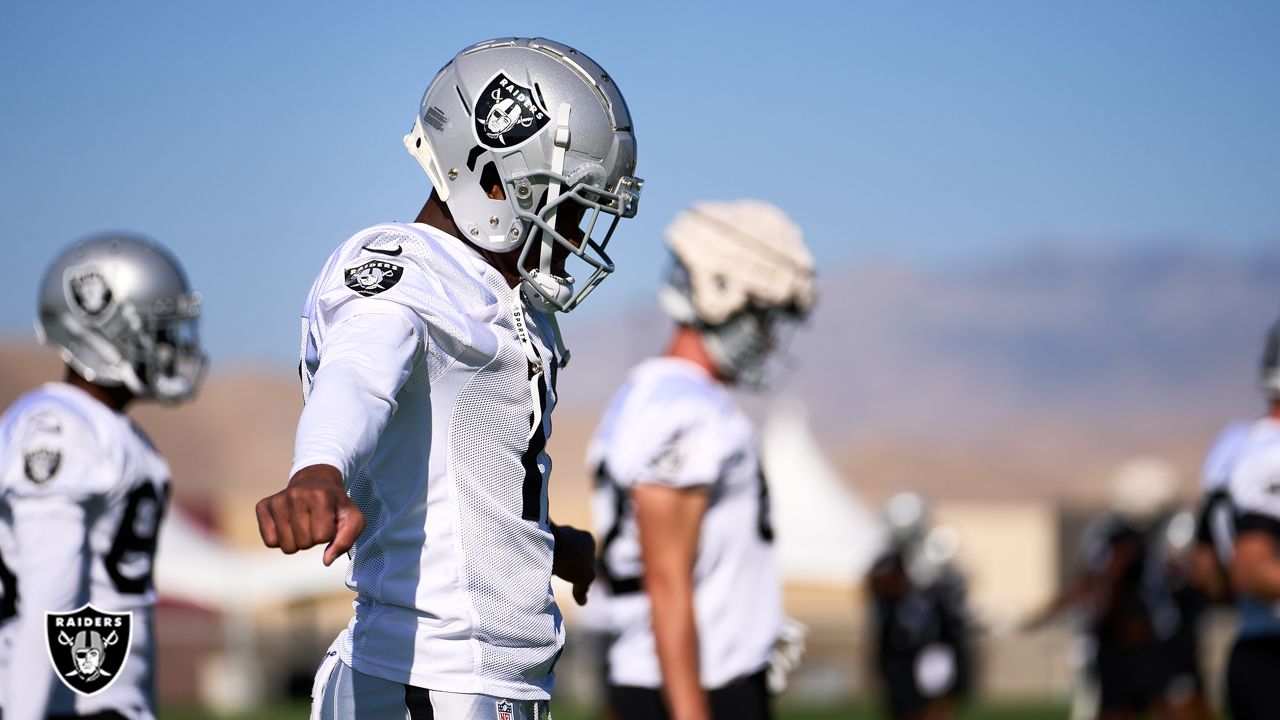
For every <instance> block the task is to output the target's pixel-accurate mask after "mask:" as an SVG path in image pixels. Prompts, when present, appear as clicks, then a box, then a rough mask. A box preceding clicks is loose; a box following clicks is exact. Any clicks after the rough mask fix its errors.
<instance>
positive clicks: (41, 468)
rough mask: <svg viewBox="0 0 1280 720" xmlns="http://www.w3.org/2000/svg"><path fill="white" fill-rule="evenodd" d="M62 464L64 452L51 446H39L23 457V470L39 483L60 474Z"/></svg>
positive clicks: (30, 478) (34, 481)
mask: <svg viewBox="0 0 1280 720" xmlns="http://www.w3.org/2000/svg"><path fill="white" fill-rule="evenodd" d="M61 465H62V452H61V451H59V450H52V449H49V448H39V449H36V450H32V451H30V452H28V453H26V454H25V455H24V456H23V458H22V471H23V473H24V474H25V475H26V476H27V479H28V480H30V481H31V482H33V483H35V484H37V485H43V484H44V483H47V482H49V480H50V479H52V478H53V476H54V475H57V474H58V468H59V467H60V466H61Z"/></svg>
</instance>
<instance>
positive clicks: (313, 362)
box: [295, 224, 564, 700]
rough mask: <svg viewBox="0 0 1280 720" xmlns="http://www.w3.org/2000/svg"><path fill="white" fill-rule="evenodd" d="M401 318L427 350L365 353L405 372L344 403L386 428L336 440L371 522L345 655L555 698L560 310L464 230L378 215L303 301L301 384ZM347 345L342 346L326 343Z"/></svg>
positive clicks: (371, 667)
mask: <svg viewBox="0 0 1280 720" xmlns="http://www.w3.org/2000/svg"><path fill="white" fill-rule="evenodd" d="M406 316H412V318H413V322H410V323H409V326H411V328H410V330H409V332H412V333H418V340H417V342H419V343H420V345H421V347H420V348H419V351H418V352H415V353H413V354H412V357H409V356H408V355H405V357H406V358H408V359H407V364H406V365H405V366H404V367H403V368H401V367H400V365H399V364H398V363H399V361H395V362H389V363H387V364H386V366H377V365H378V363H379V358H380V357H381V355H380V353H379V352H378V351H377V348H376V347H374V348H372V349H369V348H365V350H366V352H362V353H361V362H363V363H365V364H366V365H372V367H367V368H365V369H364V371H363V374H365V375H368V373H400V372H402V370H403V371H404V375H403V377H400V378H397V379H395V381H394V382H381V380H380V379H378V378H374V379H371V380H369V381H368V382H367V384H368V386H369V387H376V388H388V387H389V388H392V393H393V395H394V397H393V398H392V399H391V401H390V402H389V403H380V404H379V403H372V404H366V403H365V402H363V401H362V400H361V399H359V398H355V399H354V400H353V404H352V406H351V407H350V408H347V412H355V413H362V412H367V413H382V414H383V416H382V417H380V418H378V419H377V423H375V424H379V423H380V429H379V431H378V433H377V435H376V437H375V438H374V439H373V442H369V441H367V440H365V441H362V442H357V443H353V444H352V445H350V446H347V447H340V448H339V447H337V445H335V450H334V452H337V453H338V454H339V455H341V456H342V457H341V458H339V459H338V460H335V462H339V463H341V464H340V465H338V467H343V466H344V465H345V466H347V468H348V471H347V472H346V483H347V489H348V494H349V495H350V496H351V498H352V500H353V501H354V502H355V503H356V505H357V506H358V507H359V508H360V509H361V511H362V512H363V513H364V515H365V519H366V527H365V530H364V532H363V533H362V535H361V536H360V538H359V539H358V540H357V541H356V544H355V546H354V547H353V549H352V565H351V571H350V575H349V577H348V586H349V587H350V588H351V589H352V590H354V591H355V592H356V594H357V597H356V601H355V616H354V617H353V618H352V620H351V623H350V625H349V627H348V630H349V632H347V633H344V636H343V637H345V638H346V640H344V641H341V642H339V643H338V644H337V646H336V647H337V650H338V652H339V656H340V657H341V659H342V660H343V662H346V663H348V664H349V665H351V666H352V667H353V668H354V669H356V670H358V671H360V672H363V673H367V674H370V675H374V676H376V677H381V678H383V679H386V680H391V681H394V682H399V683H407V684H410V685H415V686H418V687H424V688H430V689H432V690H441V691H446V692H454V693H479V694H486V695H494V696H498V697H506V698H512V699H520V700H543V699H547V698H548V697H549V694H550V690H551V686H552V682H553V673H552V668H553V666H554V664H555V660H556V658H557V657H558V654H559V651H560V649H561V647H562V645H563V643H564V630H563V623H562V618H561V615H560V612H559V609H558V608H557V607H556V604H555V600H554V597H553V595H552V591H551V585H550V578H551V559H552V536H551V533H550V526H549V523H548V520H547V499H546V498H547V481H548V478H549V476H550V472H551V461H550V459H549V458H548V457H547V455H546V452H545V441H546V438H547V437H548V436H549V435H550V432H551V421H550V415H551V410H552V409H553V408H554V405H555V378H554V374H555V371H554V367H555V365H556V363H555V361H554V360H555V358H554V355H553V351H552V350H551V347H552V343H551V340H550V337H551V336H550V335H549V328H548V322H549V320H548V319H547V318H546V317H545V316H542V315H541V314H539V313H538V312H536V311H534V310H532V309H530V308H528V307H527V305H526V304H525V303H524V302H523V300H522V298H521V296H520V295H519V294H518V292H517V291H515V290H513V289H511V288H510V287H509V286H508V285H507V283H506V281H505V280H504V278H503V277H502V275H501V274H500V273H499V272H498V271H497V270H495V269H494V268H492V267H491V266H489V265H488V264H487V263H486V262H485V261H484V260H483V259H482V258H481V257H480V256H479V255H478V254H477V253H476V252H474V251H473V250H472V249H470V248H469V247H468V246H466V245H465V244H463V243H462V242H461V241H459V240H457V239H456V238H453V237H452V236H449V235H447V234H445V233H443V232H441V231H439V230H436V229H435V228H431V227H428V226H425V225H416V224H415V225H404V224H385V225H378V226H375V227H372V228H369V229H367V230H364V231H362V232H360V233H357V234H356V235H355V236H353V237H352V238H350V239H349V240H347V241H346V242H345V243H343V244H342V245H341V246H340V247H339V248H338V249H337V251H335V252H334V253H333V255H332V256H331V257H330V259H329V261H328V263H327V264H326V266H325V269H324V270H323V271H322V272H321V274H320V276H319V277H318V278H317V279H316V281H315V284H314V285H313V286H312V289H311V292H310V293H309V295H308V299H307V303H306V306H305V308H304V312H303V342H302V348H303V357H302V366H301V371H302V372H301V375H302V379H303V388H304V393H305V394H306V395H308V396H309V397H311V398H315V397H316V395H317V393H320V394H324V392H326V391H327V390H328V388H325V387H322V385H323V384H324V383H325V382H326V374H327V370H326V366H334V365H335V364H341V362H342V358H341V357H336V358H335V357H334V355H335V354H337V355H339V356H341V355H343V354H344V353H345V354H354V353H356V352H357V351H358V350H359V349H360V348H359V346H360V340H361V335H360V333H361V332H366V333H368V334H369V337H370V342H371V343H373V344H375V345H376V343H377V342H378V340H377V337H376V335H377V333H376V332H375V330H376V329H384V328H385V327H386V324H387V323H394V324H398V325H397V328H399V329H398V330H397V331H396V332H401V333H403V332H405V327H406V325H405V323H406ZM391 334H392V335H395V333H394V332H393V333H391ZM337 347H342V348H347V349H346V350H339V351H337V352H336V353H334V352H330V350H333V349H334V348H337ZM335 377H343V376H341V375H338V376H335ZM346 377H352V376H350V375H348V376H346ZM311 404H312V402H311V401H309V402H308V406H310V405H311ZM309 409H310V407H308V408H307V409H304V417H305V416H306V414H307V412H308V410H309ZM333 412H335V413H336V408H335V410H334V411H333ZM312 420H315V422H314V423H313V426H314V427H322V426H324V425H325V421H324V420H323V419H309V420H306V422H305V423H303V422H300V428H301V427H302V426H303V425H304V424H306V423H311V422H312ZM332 420H333V423H332V424H333V425H335V426H341V425H342V423H343V422H345V419H344V418H341V417H334V418H332ZM300 432H301V431H300ZM298 444H299V447H300V448H301V447H303V446H305V445H306V440H305V439H304V438H303V437H301V436H300V437H299V439H298ZM300 462H301V461H299V460H297V459H295V468H296V467H297V466H298V465H299V463H300Z"/></svg>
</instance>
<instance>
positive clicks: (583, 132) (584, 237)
mask: <svg viewBox="0 0 1280 720" xmlns="http://www.w3.org/2000/svg"><path fill="white" fill-rule="evenodd" d="M404 144H405V147H406V148H408V150H409V153H410V154H411V155H413V156H414V157H416V158H417V159H418V162H419V163H421V164H422V167H423V169H424V170H426V171H427V176H428V177H429V178H430V179H431V184H432V185H433V186H434V187H435V190H436V192H437V193H438V194H439V195H440V199H441V200H443V201H444V202H445V203H446V204H447V205H448V206H449V212H450V213H451V214H452V215H453V219H454V221H455V222H456V223H457V225H458V228H459V229H460V230H461V231H462V232H463V233H464V234H465V235H466V238H467V239H468V240H469V241H471V242H472V243H474V244H475V245H477V246H479V247H482V248H485V249H487V250H492V251H494V252H508V251H512V250H516V249H519V250H520V259H519V265H520V274H521V277H522V278H523V286H524V290H525V296H526V297H527V298H529V299H530V301H531V302H533V303H534V304H535V305H537V306H539V307H540V308H542V309H544V310H551V311H561V312H568V311H569V310H572V309H573V308H574V307H576V306H577V305H578V304H579V303H581V302H582V300H583V299H584V298H586V296H587V295H588V294H589V293H590V292H591V291H592V290H593V289H595V287H596V285H598V284H600V282H601V281H602V280H603V279H604V278H605V276H606V275H608V274H609V273H611V272H613V269H614V265H613V261H612V260H610V259H609V256H608V254H607V253H606V252H605V248H606V247H607V246H608V244H609V239H610V238H611V237H612V236H613V232H614V230H615V228H616V227H617V225H618V221H619V220H620V219H621V218H624V217H625V218H629V217H634V216H635V214H636V209H637V206H638V204H639V201H640V190H641V188H642V186H643V184H644V181H642V180H640V179H639V178H636V177H633V176H632V173H633V172H634V171H635V165H636V139H635V134H634V133H633V131H632V128H631V114H630V112H629V111H628V110H627V103H626V100H624V99H623V98H622V93H621V92H619V91H618V88H617V87H616V86H615V85H614V83H613V80H612V79H610V77H609V75H608V74H606V73H605V71H604V70H603V69H601V68H600V66H599V65H597V64H596V63H595V62H594V61H592V60H591V58H589V57H587V56H586V55H583V54H582V53H580V52H578V51H577V50H574V49H573V48H571V47H569V46H567V45H562V44H560V43H557V42H552V41H550V40H544V39H542V38H536V39H528V38H502V39H497V40H489V41H486V42H482V43H478V44H476V45H472V46H471V47H469V48H467V49H465V50H463V51H462V52H460V53H458V55H457V56H456V57H454V58H453V60H451V61H449V63H448V64H447V65H445V66H444V68H443V69H441V70H440V72H439V73H438V74H437V75H436V77H435V79H434V80H432V82H431V85H430V87H428V88H427V91H426V94H424V95H423V97H422V104H421V106H420V108H419V112H418V117H417V119H416V120H415V121H414V125H413V130H412V132H410V133H409V134H408V135H406V136H405V138H404ZM494 186H497V187H500V188H501V190H502V193H501V194H502V197H498V198H494V197H492V196H491V195H490V189H491V188H493V187H494ZM601 213H604V214H605V215H610V216H612V219H611V220H610V221H609V222H608V227H607V229H605V230H604V232H603V235H602V236H601V237H600V238H598V239H597V238H596V237H595V236H594V235H593V232H594V231H595V230H596V222H597V220H599V218H600V214H601ZM538 245H540V246H541V252H540V254H539V255H538V266H537V267H536V268H535V269H532V270H529V269H526V267H525V266H526V263H527V261H528V259H529V257H530V255H531V253H532V252H533V249H534V248H535V246H538ZM557 246H558V247H559V248H560V249H561V251H563V252H567V253H569V254H572V255H575V256H577V257H579V258H581V259H582V260H584V261H586V263H587V264H588V265H589V266H590V268H591V274H590V275H589V276H588V277H587V278H586V280H585V281H584V282H582V283H575V280H574V278H573V277H572V276H570V275H568V274H567V273H564V274H556V273H555V272H554V271H553V267H552V249H553V248H554V247H557Z"/></svg>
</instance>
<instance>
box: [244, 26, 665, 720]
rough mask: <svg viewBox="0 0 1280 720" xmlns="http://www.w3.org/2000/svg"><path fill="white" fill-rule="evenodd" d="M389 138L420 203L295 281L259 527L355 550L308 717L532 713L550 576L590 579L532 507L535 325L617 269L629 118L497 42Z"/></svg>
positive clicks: (288, 545) (589, 88) (515, 47)
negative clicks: (279, 479) (341, 617)
mask: <svg viewBox="0 0 1280 720" xmlns="http://www.w3.org/2000/svg"><path fill="white" fill-rule="evenodd" d="M405 145H406V147H407V148H408V150H409V152H410V153H411V154H412V155H413V156H414V157H416V158H417V159H418V161H419V162H420V163H421V164H422V166H423V168H424V169H425V170H426V172H427V175H428V176H429V178H430V180H431V184H432V193H431V196H430V198H429V199H428V200H427V202H426V204H425V206H424V207H423V208H422V211H421V212H420V213H419V215H418V217H417V220H416V222H413V223H407V224H401V223H387V224H382V225H375V226H373V227H371V228H369V229H367V230H363V231H361V232H359V233H356V234H355V235H354V236H353V237H351V238H350V239H348V240H347V241H346V242H344V243H343V244H342V245H341V246H339V247H338V249H337V250H336V251H335V252H334V253H333V255H332V256H331V257H330V258H329V261H328V263H327V264H326V266H325V268H324V269H323V270H322V271H321V273H320V275H319V277H318V278H317V279H316V281H315V283H314V285H313V286H312V288H311V292H310V295H309V296H308V297H307V301H306V304H305V306H304V315H303V330H302V359H301V365H300V375H301V377H302V384H303V393H304V396H305V398H306V406H305V408H304V410H303V412H302V416H301V418H300V419H299V421H298V430H297V440H296V445H295V450H294V462H293V468H292V470H291V478H290V480H289V482H288V486H287V488H286V489H285V490H282V491H281V492H279V493H277V494H275V495H272V496H270V497H267V498H265V499H263V500H262V501H261V502H259V503H258V507H257V513H258V521H259V527H260V530H261V533H262V537H263V540H264V541H265V543H266V544H267V545H268V546H271V547H278V548H280V549H281V550H283V551H284V552H286V553H292V552H295V551H297V550H299V549H303V548H308V547H311V546H314V545H318V544H323V543H328V546H327V547H326V549H325V551H324V556H323V559H324V562H325V563H326V564H328V563H331V562H332V561H333V560H334V558H336V557H337V556H338V555H340V554H342V553H345V552H347V551H348V550H350V551H351V558H352V564H351V571H350V574H349V577H348V586H349V587H350V588H351V589H352V590H354V591H355V592H356V601H355V616H354V617H353V618H352V620H351V622H350V624H349V625H348V627H347V629H346V630H344V631H343V632H342V633H341V634H340V635H339V636H338V638H337V640H335V642H334V644H333V646H332V647H331V649H330V652H329V654H328V657H327V658H326V659H325V661H324V662H323V663H322V665H321V667H320V669H319V672H318V674H317V677H316V685H315V692H314V698H315V699H314V703H313V706H312V714H313V717H317V718H357V717H358V718H360V720H368V719H376V718H396V719H397V720H400V719H402V718H404V717H406V713H407V714H408V716H410V717H413V718H419V717H432V716H433V713H434V717H437V718H445V719H452V718H501V719H502V720H520V719H521V718H525V719H532V718H536V717H544V716H545V715H546V714H547V709H546V708H547V701H548V699H549V697H550V692H551V687H552V679H553V674H552V668H553V667H554V665H555V663H556V659H557V658H558V657H559V654H560V649H561V647H562V645H563V643H564V628H563V624H562V618H561V614H560V611H559V609H558V608H557V607H556V603H555V599H554V597H553V596H552V590H551V584H550V580H551V575H552V573H553V571H554V572H555V574H557V575H559V576H560V577H563V578H565V579H567V580H569V581H570V582H572V583H573V584H574V595H575V597H576V598H577V599H578V601H579V602H583V601H585V593H586V589H587V586H588V584H589V583H590V582H591V580H592V579H593V577H594V573H595V570H594V542H593V541H592V539H591V537H590V535H588V534H586V533H584V532H581V531H577V530H574V529H572V528H567V527H557V526H555V525H554V524H553V523H552V522H551V521H550V519H549V518H548V513H547V480H548V478H549V476H550V473H551V461H550V458H548V456H547V453H546V443H547V437H548V435H549V434H550V432H551V410H552V408H553V407H554V405H555V402H556V378H557V373H558V370H559V369H560V367H561V366H562V365H563V364H564V363H565V361H566V360H567V359H568V354H567V351H566V350H565V349H564V345H563V343H562V342H561V341H560V334H559V330H558V328H557V325H556V320H555V315H554V314H555V313H556V312H566V311H569V310H571V309H573V308H574V307H576V306H577V305H578V304H579V303H580V302H582V300H583V298H585V297H586V296H587V294H588V293H589V292H591V290H592V289H593V288H594V287H595V286H596V285H597V284H598V283H599V282H600V281H601V280H602V279H603V278H604V277H605V276H606V275H607V274H608V273H610V272H612V270H613V264H612V262H611V261H610V259H609V257H608V255H607V254H606V252H605V247H606V245H607V243H608V241H609V238H610V237H611V236H612V234H613V231H614V229H615V228H616V226H617V224H618V222H619V220H620V219H621V218H626V217H632V216H633V215H634V214H635V212H636V206H637V203H638V200H639V192H640V187H641V181H639V180H638V179H635V178H633V177H632V172H633V170H634V167H635V159H636V144H635V136H634V135H633V133H632V128H631V117H630V115H629V114H628V111H627V104H626V101H625V100H623V97H622V95H621V93H620V92H619V91H618V89H617V87H615V85H614V83H613V81H612V79H611V78H610V77H609V76H608V75H607V74H606V73H605V72H604V70H602V69H601V68H600V66H598V65H597V64H596V63H595V62H593V61H592V60H591V59H590V58H588V57H587V56H585V55H583V54H582V53H580V52H578V51H576V50H574V49H573V48H570V47H568V46H566V45H562V44H560V43H556V42H551V41H548V40H542V39H524V38H505V39H499V40H492V41H488V42H482V43H479V44H477V45H474V46H472V47H469V48H466V49H465V50H463V51H462V52H460V53H458V55H457V56H456V57H454V58H453V59H452V60H451V61H450V62H448V63H447V64H446V65H445V66H444V68H443V69H441V70H440V72H439V73H438V74H437V75H436V77H435V79H434V80H433V81H432V83H431V85H430V87H428V88H427V91H426V93H425V95H424V96H423V98H422V104H421V107H420V109H419V112H418V114H417V118H416V120H415V122H414V126H413V130H412V131H411V132H410V133H409V134H408V135H407V136H406V137H405ZM600 220H603V221H604V222H597V221H600ZM570 256H573V257H576V258H579V259H580V260H581V261H583V262H584V264H582V267H583V268H585V269H586V270H587V271H588V274H587V275H585V276H580V277H579V278H578V279H576V280H575V278H574V277H573V276H571V275H570V274H569V272H568V271H566V267H565V263H566V260H567V258H569V257H570Z"/></svg>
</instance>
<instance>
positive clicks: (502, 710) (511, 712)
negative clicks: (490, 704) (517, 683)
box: [494, 700, 516, 720]
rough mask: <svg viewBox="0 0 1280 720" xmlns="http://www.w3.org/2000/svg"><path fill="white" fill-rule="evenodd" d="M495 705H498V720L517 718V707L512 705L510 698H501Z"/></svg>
mask: <svg viewBox="0 0 1280 720" xmlns="http://www.w3.org/2000/svg"><path fill="white" fill-rule="evenodd" d="M494 705H496V706H497V708H496V709H497V713H498V720H513V719H514V718H515V716H516V713H515V708H514V707H512V706H511V702H510V701H509V700H499V701H498V702H496V703H494Z"/></svg>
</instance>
